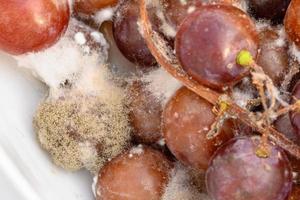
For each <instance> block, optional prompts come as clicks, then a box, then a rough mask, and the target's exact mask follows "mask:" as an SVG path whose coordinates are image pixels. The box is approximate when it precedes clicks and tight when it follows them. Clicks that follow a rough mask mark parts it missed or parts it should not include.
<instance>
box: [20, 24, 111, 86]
mask: <svg viewBox="0 0 300 200" xmlns="http://www.w3.org/2000/svg"><path fill="white" fill-rule="evenodd" d="M95 32H97V31H96V30H93V29H91V28H89V27H87V26H86V25H84V24H82V23H81V22H78V21H77V20H75V19H72V20H71V21H70V24H69V28H68V30H67V33H66V34H65V35H64V36H63V37H62V38H61V39H60V40H59V41H58V42H57V43H56V44H55V45H54V46H52V47H50V48H48V49H46V50H44V51H41V52H37V53H28V54H26V55H21V56H16V57H15V58H16V59H17V61H18V65H19V66H20V67H24V68H28V69H29V70H30V71H31V72H32V73H33V74H34V75H35V76H37V77H38V78H39V79H40V80H42V81H43V82H45V83H46V84H47V85H48V86H49V87H50V88H51V89H52V90H54V89H57V88H59V87H60V86H61V85H62V84H63V83H65V82H66V81H68V82H70V83H74V82H76V81H77V80H78V79H79V78H80V76H81V75H82V73H83V71H85V69H86V68H98V67H99V66H100V65H101V64H102V65H103V64H104V63H105V62H106V60H107V58H108V48H109V45H108V43H107V42H106V40H105V39H104V37H103V35H102V34H101V33H100V32H97V34H96V33H95Z"/></svg>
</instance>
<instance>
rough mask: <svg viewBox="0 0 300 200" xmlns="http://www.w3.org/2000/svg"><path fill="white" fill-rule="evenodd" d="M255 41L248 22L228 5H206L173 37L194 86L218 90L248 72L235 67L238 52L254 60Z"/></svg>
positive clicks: (234, 8) (254, 33) (188, 18)
mask: <svg viewBox="0 0 300 200" xmlns="http://www.w3.org/2000/svg"><path fill="white" fill-rule="evenodd" d="M257 45H258V37H257V32H256V30H255V26H254V24H253V22H252V21H251V19H250V18H249V17H248V16H247V15H246V14H245V13H244V12H243V11H241V10H239V9H238V8H236V7H233V6H230V5H225V4H222V5H206V6H201V7H200V8H199V9H197V11H195V12H193V13H192V14H190V15H189V16H188V17H187V18H186V19H185V20H184V22H183V23H182V24H181V26H180V28H179V30H178V33H177V35H176V42H175V49H176V55H177V57H178V59H179V62H180V64H181V65H182V67H183V69H184V70H185V71H186V72H187V73H188V74H189V75H191V76H192V77H193V78H194V79H195V80H197V81H198V82H200V83H202V84H205V85H206V86H209V87H213V88H217V89H222V88H223V87H225V86H231V85H233V84H234V83H236V82H238V81H239V80H241V78H243V77H244V76H245V75H246V74H247V73H248V70H249V69H247V68H245V67H241V66H239V65H238V64H237V63H236V56H237V54H238V52H239V51H241V50H248V51H250V52H251V53H252V55H253V56H254V57H255V56H256V54H257Z"/></svg>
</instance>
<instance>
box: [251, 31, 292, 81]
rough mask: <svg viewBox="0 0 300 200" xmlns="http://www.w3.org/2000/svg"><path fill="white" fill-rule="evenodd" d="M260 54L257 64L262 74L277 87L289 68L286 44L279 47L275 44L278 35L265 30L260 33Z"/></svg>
mask: <svg viewBox="0 0 300 200" xmlns="http://www.w3.org/2000/svg"><path fill="white" fill-rule="evenodd" d="M259 36H260V45H259V49H260V53H259V55H258V58H257V63H258V64H259V65H260V66H261V67H262V68H263V70H264V72H265V73H266V74H267V75H268V76H269V77H270V78H271V79H272V80H273V82H274V83H275V85H277V86H279V85H280V83H281V82H282V81H283V79H284V75H285V74H286V73H287V71H288V68H289V55H288V48H287V45H286V44H283V45H282V46H279V45H277V46H276V44H275V42H276V40H278V39H279V35H278V33H277V32H276V31H274V30H272V29H266V30H264V31H262V32H261V33H260V35H259Z"/></svg>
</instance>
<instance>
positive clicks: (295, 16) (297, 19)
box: [284, 0, 300, 47]
mask: <svg viewBox="0 0 300 200" xmlns="http://www.w3.org/2000/svg"><path fill="white" fill-rule="evenodd" d="M284 26H285V31H286V33H287V35H288V36H289V38H290V39H291V40H292V41H293V42H295V44H296V45H297V46H298V47H300V0H292V1H291V3H290V5H289V7H288V10H287V12H286V15H285V19H284Z"/></svg>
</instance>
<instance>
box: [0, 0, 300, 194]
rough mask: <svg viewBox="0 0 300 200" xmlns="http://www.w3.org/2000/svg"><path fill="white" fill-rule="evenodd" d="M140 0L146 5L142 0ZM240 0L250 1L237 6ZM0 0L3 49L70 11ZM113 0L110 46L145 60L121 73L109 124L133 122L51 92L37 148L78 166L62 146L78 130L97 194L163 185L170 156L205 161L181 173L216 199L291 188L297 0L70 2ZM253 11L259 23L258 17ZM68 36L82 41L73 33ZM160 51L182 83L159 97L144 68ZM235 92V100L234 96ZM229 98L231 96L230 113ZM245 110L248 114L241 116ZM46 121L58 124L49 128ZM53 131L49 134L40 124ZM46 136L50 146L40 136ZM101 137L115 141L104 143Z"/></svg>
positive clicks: (89, 7) (82, 7) (299, 112)
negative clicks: (132, 72)
mask: <svg viewBox="0 0 300 200" xmlns="http://www.w3.org/2000/svg"><path fill="white" fill-rule="evenodd" d="M145 2H147V6H146V8H147V9H148V10H147V9H146V11H143V4H145ZM245 2H246V3H247V5H248V7H249V8H248V9H247V10H241V9H240V8H241V4H242V3H245ZM0 5H3V6H0V49H1V50H3V51H5V52H7V53H10V54H13V55H19V54H25V53H29V52H37V51H43V50H45V49H46V48H49V47H50V46H52V45H54V44H55V42H56V41H58V40H59V38H60V37H61V36H62V35H63V34H64V31H65V30H66V28H67V26H68V22H69V19H70V17H72V15H71V13H70V10H72V9H70V5H69V3H68V1H67V0H61V1H51V0H31V1H29V0H23V1H20V0H15V1H3V0H0ZM113 6H116V7H115V13H114V16H113V19H112V27H111V34H112V38H113V40H114V42H115V43H116V46H117V47H118V49H119V50H120V52H121V53H122V54H123V56H124V57H125V58H126V59H128V62H131V63H133V64H134V65H137V66H138V68H141V69H147V70H146V72H145V71H144V70H141V71H137V73H136V74H137V77H134V78H132V77H130V78H129V79H130V80H129V79H126V80H123V81H121V83H120V85H121V86H120V87H122V89H124V93H126V95H125V100H124V105H123V106H124V107H123V106H122V110H121V111H122V113H123V114H124V113H125V115H126V117H128V120H127V118H126V117H125V118H126V119H125V118H123V117H122V118H120V117H117V116H115V115H112V116H111V118H112V119H111V120H115V122H114V125H116V124H118V125H120V124H121V123H120V122H121V121H122V122H124V121H126V123H124V124H127V122H129V124H130V130H131V134H129V133H128V132H129V128H128V126H127V127H126V128H124V130H125V129H126V135H125V136H126V137H125V138H122V136H124V135H122V130H120V129H118V131H117V132H118V134H115V135H110V133H111V132H112V131H111V130H114V129H113V128H114V126H113V125H112V124H110V123H109V122H108V121H107V120H110V119H107V116H109V115H108V114H107V113H110V112H111V110H113V109H116V107H115V108H107V109H104V105H103V104H101V102H98V99H96V100H97V101H96V100H94V101H96V102H95V103H94V104H92V103H93V101H91V99H92V98H89V101H85V102H83V101H80V104H79V103H78V102H77V101H78V98H77V99H76V98H74V100H73V98H72V105H71V106H69V104H68V107H67V108H65V109H63V110H61V108H62V107H61V106H60V107H61V108H60V111H63V113H59V112H56V111H57V110H56V109H57V108H54V107H56V104H60V105H65V104H66V103H69V102H68V101H67V99H64V98H61V99H60V98H59V99H57V100H56V101H55V103H52V104H49V105H48V104H44V105H41V107H40V110H39V112H38V113H37V114H38V115H37V117H38V118H36V120H35V126H36V127H37V129H39V131H38V133H39V137H40V138H39V139H40V140H41V141H42V142H45V140H47V141H46V142H45V143H42V144H43V145H44V146H45V147H44V148H46V149H47V150H48V151H49V152H50V153H51V154H53V155H54V156H57V157H58V158H59V159H57V160H56V163H57V164H58V165H60V166H65V165H67V164H69V162H70V160H71V159H73V162H74V163H75V164H76V165H75V166H70V167H69V169H71V170H77V169H80V168H82V167H84V164H85V161H86V160H82V157H81V156H80V155H81V154H82V152H81V151H80V152H77V153H76V155H75V156H74V155H73V153H72V152H69V154H70V155H69V154H68V156H65V155H66V154H65V153H66V149H67V148H68V147H69V146H70V145H72V146H74V148H75V149H76V150H78V148H77V146H78V145H79V144H80V145H79V146H80V147H81V146H82V144H83V143H84V141H85V142H86V141H88V142H89V143H90V144H92V146H93V149H94V150H95V152H96V153H95V154H94V156H95V157H96V158H95V160H97V159H99V160H101V166H102V164H103V165H104V166H103V167H102V168H100V169H98V168H97V166H100V164H99V165H98V164H97V165H96V168H97V169H93V171H98V170H99V173H98V181H97V184H96V198H97V200H115V199H126V200H134V199H145V200H148V199H149V200H156V199H157V200H159V199H161V198H162V197H163V196H168V195H164V192H165V191H168V190H166V187H168V185H169V184H170V183H174V182H176V181H177V180H172V178H173V176H172V175H173V172H174V171H173V168H174V163H175V162H180V163H181V164H182V165H183V166H184V167H185V168H186V169H188V170H191V171H193V172H196V173H195V174H197V175H198V174H201V173H202V176H194V177H197V178H196V179H198V180H197V181H195V182H201V184H199V185H197V184H196V183H192V184H191V183H188V184H191V185H193V186H194V187H195V188H197V189H199V191H203V190H205V189H203V184H204V185H205V187H206V191H207V193H208V195H209V196H210V197H211V198H212V199H213V200H257V199H259V200H287V199H289V200H295V199H298V198H299V185H297V184H296V183H297V180H296V179H295V178H297V176H293V173H294V175H295V174H296V175H297V174H298V173H300V167H299V160H297V159H296V158H295V157H294V156H293V155H291V154H290V153H291V152H295V151H291V150H290V149H289V146H287V145H284V144H286V143H284V142H287V141H288V142H289V140H292V141H293V142H295V143H296V144H300V109H299V108H300V103H299V102H300V101H299V99H300V82H299V81H298V78H297V77H299V76H298V75H299V74H298V75H296V76H295V73H294V72H293V71H292V67H291V63H294V64H295V63H296V65H299V63H298V62H299V60H297V53H298V54H299V52H296V53H295V52H294V53H293V52H292V49H294V50H295V49H296V50H295V51H298V50H297V48H300V0H291V1H290V0H274V1H269V0H264V1H262V0H244V1H243V0H216V1H214V0H190V1H180V0H156V1H153V2H151V1H145V0H141V1H139V0H121V1H116V0H108V1H99V0H76V1H75V2H74V12H76V13H81V14H84V15H87V16H92V15H94V14H95V13H96V12H97V11H99V10H101V9H103V8H107V7H113ZM145 12H146V13H147V14H148V15H147V16H148V18H149V19H148V20H149V21H150V23H151V24H150V25H151V26H150V27H148V26H147V25H148V24H147V23H146V22H145V21H146V19H147V18H146V17H145ZM19 13H22V15H20V14H19ZM258 20H265V23H267V26H265V27H263V28H261V26H259V25H261V24H260V23H259V22H258ZM274 25H278V26H276V27H275V26H274ZM149 30H150V31H149ZM147 31H148V32H147ZM166 33H174V35H173V36H174V37H171V36H170V35H172V34H169V35H167V34H166ZM285 33H286V34H285ZM149 35H150V36H151V38H155V39H156V40H154V41H155V42H156V44H153V43H154V42H153V41H152V40H149ZM77 37H79V38H77V39H79V42H80V41H81V40H80V34H79V35H77ZM161 39H163V40H164V43H163V42H161ZM87 44H88V45H89V42H87ZM157 47H158V48H157ZM155 48H157V49H158V50H159V51H156V50H157V49H155ZM170 48H172V49H171V51H168V50H170ZM157 52H159V53H160V54H162V55H158V53H157ZM164 52H167V53H165V54H163V53H164ZM293 54H294V55H293ZM298 57H299V56H298ZM161 58H165V60H161ZM166 58H169V59H166ZM158 63H159V64H161V65H162V67H164V68H166V69H167V71H168V72H170V74H172V75H173V76H174V77H175V78H176V79H178V80H180V81H182V82H183V83H184V85H185V86H183V87H181V88H180V89H178V90H176V92H175V93H174V94H173V96H172V97H171V98H170V99H168V100H167V103H166V104H165V103H163V101H164V100H163V99H162V98H161V96H159V97H158V96H157V95H156V94H155V92H153V91H151V87H148V86H149V84H151V83H149V82H146V81H145V80H144V79H143V76H145V75H146V73H148V74H149V73H150V74H151V73H152V71H151V70H152V69H153V67H158ZM166 66H167V67H166ZM169 66H172V67H173V68H172V69H170V68H168V67H169ZM298 68H299V66H298ZM112 71H113V70H112ZM174 71H175V72H174ZM296 71H297V70H296ZM177 72H178V73H177ZM297 72H299V69H298V71H297ZM297 72H296V73H297ZM141 77H142V78H141ZM92 78H94V77H92ZM92 78H91V79H92ZM118 78H120V77H118ZM245 78H247V80H249V81H248V82H247V83H245V82H243V85H245V86H243V88H242V89H241V90H243V92H244V93H243V94H242V96H241V94H237V93H236V90H235V89H236V88H237V87H239V86H237V83H241V82H242V80H245ZM132 79H134V80H133V81H132ZM291 80H293V81H291ZM294 82H296V84H294ZM97 83H98V82H97ZM159 84H160V85H167V84H168V82H167V81H166V82H164V81H162V80H159ZM285 85H287V86H285ZM284 86H285V87H284ZM70 87H71V86H70ZM250 88H255V89H251V90H252V91H251V92H253V93H255V94H254V95H252V94H251V95H249V96H250V97H249V96H247V95H245V94H247V90H250ZM289 88H293V89H292V90H291V91H289ZM253 90H254V91H253ZM221 93H222V94H221ZM162 95H164V94H162ZM238 95H240V98H239V99H242V101H243V102H242V103H243V105H245V106H243V108H240V107H237V106H235V105H240V104H239V103H240V102H233V100H232V96H238ZM73 101H74V103H73ZM56 102H59V103H56ZM60 102H62V103H60ZM287 102H288V103H287ZM85 103H87V104H88V105H89V106H87V105H85ZM122 103H123V99H122ZM233 105H234V106H233ZM125 107H126V110H125ZM232 107H237V108H235V111H236V113H232V110H230V109H231V108H232ZM100 108H101V109H100ZM123 109H124V110H123ZM246 109H248V110H246ZM44 110H45V111H44ZM245 110H246V111H245ZM230 111H231V112H230ZM243 112H244V113H246V114H244V115H241V114H240V113H243ZM50 114H51V115H50ZM52 114H53V115H52ZM118 114H120V110H118ZM245 115H248V116H245ZM49 116H50V117H49ZM122 116H123V115H122ZM37 119H39V120H37ZM74 119H76V120H74ZM245 119H247V120H248V119H249V120H248V122H249V121H250V122H251V123H248V124H242V123H243V122H245V121H246V122H247V120H245ZM41 120H42V122H43V123H42V124H40V122H41ZM242 121H243V122H242ZM92 122H94V124H92ZM45 124H46V125H47V124H50V125H51V126H53V124H57V125H59V126H57V127H55V129H51V130H50V129H49V127H50V125H49V126H44V125H45ZM91 125H93V126H91ZM273 126H274V128H275V129H276V130H277V131H280V132H281V133H277V132H276V130H274V129H273ZM60 127H64V129H63V132H62V129H61V128H60ZM82 127H83V129H82ZM117 127H118V128H119V127H120V126H117ZM105 128H107V130H108V131H106V132H105V134H103V132H102V131H103V130H104V129H105ZM255 131H258V132H255ZM259 132H260V134H261V135H262V136H259ZM274 132H275V133H276V134H277V135H275V136H277V137H275V136H274V135H272V134H274ZM53 133H54V134H55V135H56V138H54V139H55V140H54V141H52V139H53V137H50V136H49V135H51V134H52V135H53ZM43 134H44V135H43ZM45 138H46V139H45ZM64 138H69V140H71V141H72V144H70V143H69V142H68V141H67V142H66V141H65V139H64ZM43 139H44V140H43ZM271 140H272V141H271ZM49 141H52V142H51V146H46V145H49V144H50V143H49ZM120 141H121V142H120ZM278 141H279V142H278ZM280 141H283V142H282V143H281V142H280ZM120 143H121V145H120ZM140 143H142V145H141V144H140ZM138 144H140V145H138ZM120 146H122V148H121V147H120ZM72 148H73V147H72ZM294 148H296V147H294ZM57 149H60V151H59V152H58V153H57ZM108 149H109V150H114V151H113V152H115V153H114V154H112V153H111V152H109V153H107V154H109V155H106V154H105V153H104V152H107V151H108ZM117 154H118V155H117ZM295 154H296V153H295ZM110 155H112V156H113V157H114V158H111V157H110ZM99 162H100V161H99ZM67 166H68V165H67ZM93 167H94V165H93ZM65 168H68V167H65ZM203 173H205V178H203V177H204V176H203ZM189 175H191V174H189ZM189 175H187V174H186V175H185V176H189ZM204 182H205V183H204ZM176 192H179V193H180V191H175V193H176ZM183 198H184V197H183ZM195 198H196V199H197V198H200V197H199V196H197V197H195ZM179 199H180V198H179ZM168 200H169V199H168ZM172 200H174V199H172ZM180 200H181V199H180Z"/></svg>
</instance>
